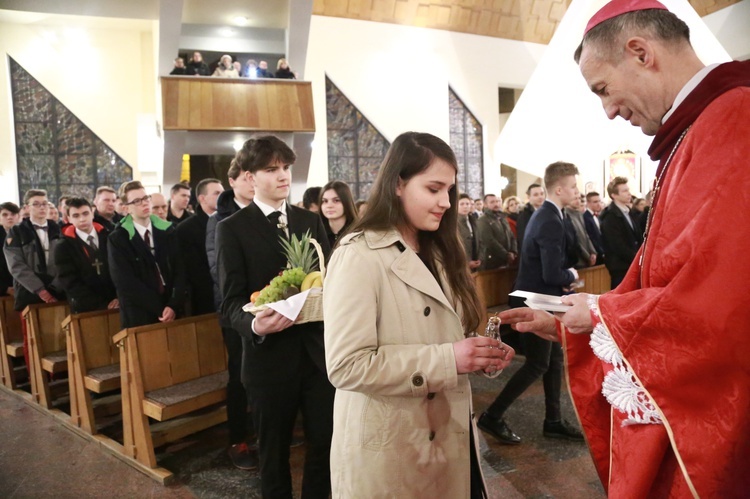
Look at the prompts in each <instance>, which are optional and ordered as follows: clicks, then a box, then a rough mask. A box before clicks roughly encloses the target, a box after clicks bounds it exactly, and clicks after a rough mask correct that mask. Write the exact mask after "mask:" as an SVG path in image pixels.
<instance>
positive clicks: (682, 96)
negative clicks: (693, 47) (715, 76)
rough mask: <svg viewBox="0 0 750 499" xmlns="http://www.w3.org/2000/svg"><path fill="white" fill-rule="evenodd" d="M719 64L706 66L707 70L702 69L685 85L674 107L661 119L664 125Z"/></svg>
mask: <svg viewBox="0 0 750 499" xmlns="http://www.w3.org/2000/svg"><path fill="white" fill-rule="evenodd" d="M718 65H719V64H718V63H716V64H711V65H709V66H706V67H705V68H703V69H701V70H700V71H698V72H697V73H695V75H694V76H693V77H692V78H690V79H689V80H688V82H687V83H685V86H684V87H682V90H680V91H679V92H678V93H677V97H675V99H674V102H673V103H672V107H670V108H669V111H667V114H665V115H664V117H663V118H662V119H661V123H662V125H663V124H664V123H666V122H667V120H668V119H669V117H670V116H672V114H674V112H675V110H676V109H677V108H678V107H679V106H680V104H682V102H683V101H684V100H685V99H686V98H687V96H688V95H690V93H691V92H692V91H693V90H695V87H697V86H698V85H699V84H700V82H702V81H703V79H704V78H705V77H706V76H708V73H710V72H711V71H713V70H714V68H716V66H718Z"/></svg>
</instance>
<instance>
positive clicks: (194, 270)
mask: <svg viewBox="0 0 750 499" xmlns="http://www.w3.org/2000/svg"><path fill="white" fill-rule="evenodd" d="M195 192H196V194H197V196H198V206H197V207H196V208H195V215H193V216H191V217H189V218H188V219H187V220H185V221H184V222H182V223H181V224H180V225H178V226H177V235H178V236H179V238H180V244H182V248H183V253H184V260H185V268H186V269H187V282H188V289H189V296H190V298H189V304H190V309H189V310H190V312H189V313H190V315H201V314H210V313H213V312H215V311H216V309H215V308H214V290H213V280H212V279H211V271H210V269H209V267H208V256H207V255H206V226H207V224H208V217H209V216H210V215H212V214H213V213H214V212H216V202H217V200H218V198H219V195H220V194H221V193H222V192H224V187H223V186H222V185H221V181H220V180H218V179H215V178H206V179H203V180H201V181H200V182H199V183H198V186H197V187H196V188H195Z"/></svg>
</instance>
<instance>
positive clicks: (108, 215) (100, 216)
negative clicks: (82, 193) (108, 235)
mask: <svg viewBox="0 0 750 499" xmlns="http://www.w3.org/2000/svg"><path fill="white" fill-rule="evenodd" d="M116 201H117V192H115V190H114V189H113V188H111V187H107V186H106V185H103V186H101V187H99V188H98V189H97V190H96V197H94V207H95V208H96V209H95V210H94V222H96V223H98V224H99V225H102V226H104V227H105V228H106V229H107V230H108V231H110V232H112V231H113V230H114V228H115V225H117V222H119V221H120V220H122V218H123V217H122V215H120V214H119V213H117V206H116V203H115V202H116Z"/></svg>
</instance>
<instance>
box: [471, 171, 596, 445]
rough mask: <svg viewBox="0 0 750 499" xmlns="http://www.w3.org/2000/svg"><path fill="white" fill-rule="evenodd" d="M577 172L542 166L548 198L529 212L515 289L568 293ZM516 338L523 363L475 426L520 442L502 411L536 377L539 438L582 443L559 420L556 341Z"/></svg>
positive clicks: (504, 439)
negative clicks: (540, 390) (569, 217)
mask: <svg viewBox="0 0 750 499" xmlns="http://www.w3.org/2000/svg"><path fill="white" fill-rule="evenodd" d="M576 175H578V169H577V168H576V167H575V165H573V164H571V163H563V162H557V163H552V164H551V165H549V166H548V167H547V169H546V171H545V174H544V185H545V186H546V188H547V200H546V201H545V202H544V203H543V204H542V205H541V206H540V207H539V209H537V210H535V211H534V214H533V215H532V216H531V220H529V225H528V226H527V227H526V234H525V235H524V240H523V249H522V250H521V265H520V267H519V269H518V278H517V279H516V285H515V289H517V290H521V291H531V292H534V293H543V294H547V295H555V296H562V295H563V294H565V293H568V292H570V290H571V288H570V287H571V284H573V281H575V280H576V279H578V272H576V270H575V269H573V268H572V266H571V262H570V259H569V257H568V251H567V244H568V243H567V237H566V229H565V222H564V216H563V211H562V209H563V208H565V207H566V206H568V205H570V204H571V203H573V202H574V201H575V200H576V199H578V195H579V193H578V187H577V185H576ZM511 298H514V297H511ZM509 304H510V305H511V306H512V307H523V306H525V305H524V303H523V300H520V302H519V301H518V300H517V299H514V300H513V301H510V302H509ZM521 338H522V341H523V344H524V350H525V353H526V362H524V365H523V366H521V368H520V369H519V370H518V371H516V373H515V374H514V375H513V377H511V379H510V380H508V383H507V384H506V385H505V388H504V389H503V391H502V392H500V395H498V396H497V398H496V399H495V401H494V402H493V403H492V404H491V405H490V407H488V408H487V411H486V412H484V413H483V414H482V416H481V417H480V418H479V421H478V422H477V425H478V426H479V428H481V429H482V430H484V431H486V432H488V433H489V434H491V435H492V436H494V437H495V438H497V439H498V440H499V441H500V442H501V443H506V444H519V443H521V438H520V437H519V436H518V435H516V434H515V433H514V432H513V430H511V429H510V427H509V426H508V425H507V423H506V422H505V420H504V419H503V415H504V414H505V411H507V410H508V408H509V407H510V406H511V404H512V403H513V402H514V401H515V400H516V399H517V398H518V397H519V396H520V395H521V394H522V393H523V392H525V391H526V390H527V389H528V388H529V387H530V386H531V385H532V384H533V383H534V382H535V381H536V380H537V379H538V378H539V376H543V381H544V402H545V408H546V411H545V418H544V426H543V434H544V436H546V437H550V438H564V439H569V440H577V441H583V436H582V435H581V432H580V431H578V430H577V429H576V428H575V427H573V426H572V425H571V424H570V423H568V422H567V421H566V420H564V419H562V414H561V410H560V390H561V386H562V371H563V353H562V349H561V348H560V344H559V343H552V342H551V341H547V340H543V339H542V338H540V337H539V336H536V335H529V334H524V335H522V336H521Z"/></svg>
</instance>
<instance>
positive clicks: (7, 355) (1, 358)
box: [0, 296, 23, 390]
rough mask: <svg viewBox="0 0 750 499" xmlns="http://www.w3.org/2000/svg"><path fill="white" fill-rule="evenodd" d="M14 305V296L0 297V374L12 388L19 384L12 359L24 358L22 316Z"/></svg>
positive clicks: (5, 383) (4, 384) (3, 382)
mask: <svg viewBox="0 0 750 499" xmlns="http://www.w3.org/2000/svg"><path fill="white" fill-rule="evenodd" d="M13 305H14V301H13V297H12V296H2V297H0V375H1V376H2V384H3V386H5V387H6V388H9V389H11V390H15V389H16V388H17V386H18V382H17V379H16V372H15V369H14V367H13V360H12V359H14V358H23V330H22V329H21V316H20V315H19V314H18V312H16V311H15V310H14V309H13Z"/></svg>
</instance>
